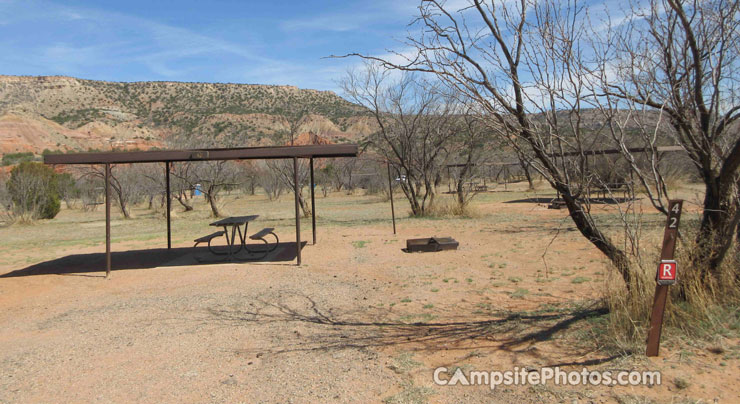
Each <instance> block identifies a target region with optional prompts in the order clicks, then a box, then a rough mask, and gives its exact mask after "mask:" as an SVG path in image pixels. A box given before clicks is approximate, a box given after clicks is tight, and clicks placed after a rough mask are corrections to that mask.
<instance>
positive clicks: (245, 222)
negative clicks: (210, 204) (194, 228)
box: [195, 215, 279, 259]
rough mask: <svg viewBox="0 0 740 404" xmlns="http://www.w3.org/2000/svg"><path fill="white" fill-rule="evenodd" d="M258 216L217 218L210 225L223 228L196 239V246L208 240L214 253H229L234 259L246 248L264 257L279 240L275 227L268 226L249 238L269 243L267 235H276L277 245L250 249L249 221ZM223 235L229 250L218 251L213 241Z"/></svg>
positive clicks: (250, 252) (209, 247)
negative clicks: (248, 243)
mask: <svg viewBox="0 0 740 404" xmlns="http://www.w3.org/2000/svg"><path fill="white" fill-rule="evenodd" d="M258 217H259V215H249V216H231V217H226V218H223V219H221V220H217V221H215V222H213V223H210V224H209V226H214V227H222V228H223V230H221V231H217V232H215V233H212V234H209V235H207V236H203V237H200V238H197V239H195V246H197V245H198V244H199V243H205V242H207V243H208V249H209V250H210V251H211V252H212V253H213V254H217V255H227V254H228V255H229V257H230V258H232V259H233V258H234V256H235V255H236V254H237V253H239V252H240V251H241V250H245V251H246V252H247V253H249V254H255V253H263V254H264V255H262V257H264V256H265V255H267V253H269V252H270V251H272V250H274V249H275V248H277V246H278V243H279V240H278V237H277V235H276V234H275V233H274V230H275V229H274V228H272V227H267V228H264V229H262V230H260V231H259V232H257V233H255V234H253V235H251V236H249V239H251V240H261V241H262V242H264V243H265V245H268V244H269V243H268V242H267V240H265V236H267V235H272V236H273V237H275V245H274V246H273V247H272V248H265V249H261V250H254V249H250V248H249V246H247V229H248V228H249V222H253V221H255V220H256V219H257V218H258ZM242 226H244V230H243V231H242ZM229 228H231V236H229ZM221 236H224V237H225V238H226V244H227V246H228V251H226V252H219V251H216V250H214V249H213V248H212V246H211V241H213V239H215V238H218V237H221ZM237 236H238V238H237ZM237 241H238V242H239V244H238V245H237ZM256 258H261V257H256ZM247 259H255V258H247Z"/></svg>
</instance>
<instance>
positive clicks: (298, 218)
mask: <svg viewBox="0 0 740 404" xmlns="http://www.w3.org/2000/svg"><path fill="white" fill-rule="evenodd" d="M293 187H294V189H293V193H294V195H295V250H296V251H295V252H296V259H297V260H298V266H300V265H301V214H300V211H299V206H298V189H299V188H298V159H297V158H295V157H293Z"/></svg>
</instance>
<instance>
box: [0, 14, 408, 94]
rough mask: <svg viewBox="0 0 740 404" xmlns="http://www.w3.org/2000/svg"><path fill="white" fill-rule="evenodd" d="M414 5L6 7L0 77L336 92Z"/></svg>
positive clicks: (391, 36) (395, 33)
mask: <svg viewBox="0 0 740 404" xmlns="http://www.w3.org/2000/svg"><path fill="white" fill-rule="evenodd" d="M417 5H418V1H417V0H397V1H393V0H365V1H357V0H331V1H330V0H326V1H311V0H303V1H294V0H278V1H275V0H272V1H270V0H262V1H255V0H243V1H209V0H205V1H204V0H200V1H191V0H181V1H170V0H167V1H158V0H149V1H139V0H117V1H82V0H70V1H34V0H0V74H11V75H68V76H74V77H80V78H87V79H96V80H110V81H147V80H172V81H204V82H230V83H253V84H289V85H295V86H298V87H301V88H315V89H320V90H335V91H336V89H337V84H336V80H338V79H339V78H340V77H341V76H342V74H343V73H344V72H345V71H346V69H347V67H348V66H349V65H350V64H356V63H358V61H357V60H351V59H350V60H346V59H339V60H338V59H324V57H326V56H329V55H331V54H344V53H348V52H361V53H366V54H373V55H380V54H385V53H386V49H389V48H390V49H399V48H400V47H401V45H400V43H399V42H398V41H399V40H401V39H403V37H404V36H405V33H406V24H408V23H409V22H410V21H411V20H412V18H413V16H414V14H415V11H416V9H415V7H416V6H417Z"/></svg>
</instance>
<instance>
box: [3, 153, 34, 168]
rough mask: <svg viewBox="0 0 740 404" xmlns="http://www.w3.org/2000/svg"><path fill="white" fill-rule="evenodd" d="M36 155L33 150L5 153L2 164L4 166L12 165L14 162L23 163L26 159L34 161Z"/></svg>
mask: <svg viewBox="0 0 740 404" xmlns="http://www.w3.org/2000/svg"><path fill="white" fill-rule="evenodd" d="M33 159H34V155H33V153H31V152H26V153H8V154H5V155H3V160H2V164H3V165H4V166H11V165H13V164H18V163H22V162H24V161H33Z"/></svg>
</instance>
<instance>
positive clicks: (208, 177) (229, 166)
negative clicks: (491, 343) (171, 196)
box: [193, 160, 239, 217]
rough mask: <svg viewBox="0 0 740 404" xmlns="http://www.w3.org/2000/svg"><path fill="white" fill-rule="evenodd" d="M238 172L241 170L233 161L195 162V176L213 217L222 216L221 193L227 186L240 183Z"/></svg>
mask: <svg viewBox="0 0 740 404" xmlns="http://www.w3.org/2000/svg"><path fill="white" fill-rule="evenodd" d="M238 174H239V170H238V168H237V167H236V165H235V163H234V162H233V161H225V160H218V161H202V162H198V163H196V164H195V167H194V172H193V178H194V180H195V181H196V183H197V184H200V186H201V187H200V189H201V191H202V192H203V195H204V196H205V198H206V201H207V202H208V205H209V206H210V207H211V214H212V215H213V217H221V211H220V209H219V203H218V200H219V194H220V193H221V192H222V191H223V190H224V189H225V188H227V187H234V186H237V185H238V183H239V182H238V181H239V175H238ZM193 186H195V184H193Z"/></svg>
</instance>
